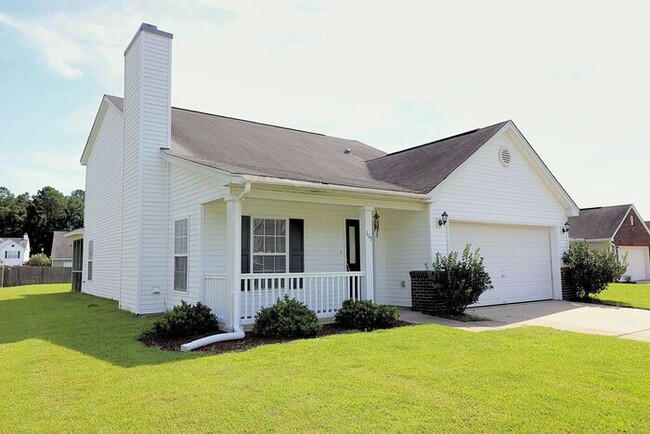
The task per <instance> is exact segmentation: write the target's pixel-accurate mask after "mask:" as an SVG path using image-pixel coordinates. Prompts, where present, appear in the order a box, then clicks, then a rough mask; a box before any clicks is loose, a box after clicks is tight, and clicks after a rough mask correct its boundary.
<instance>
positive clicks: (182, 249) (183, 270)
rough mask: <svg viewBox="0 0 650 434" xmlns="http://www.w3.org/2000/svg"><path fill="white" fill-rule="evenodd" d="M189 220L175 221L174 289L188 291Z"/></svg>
mask: <svg viewBox="0 0 650 434" xmlns="http://www.w3.org/2000/svg"><path fill="white" fill-rule="evenodd" d="M188 242H189V220H188V219H182V220H176V221H175V222H174V290H175V291H183V292H187V251H188Z"/></svg>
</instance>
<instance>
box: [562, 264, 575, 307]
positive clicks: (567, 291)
mask: <svg viewBox="0 0 650 434" xmlns="http://www.w3.org/2000/svg"><path fill="white" fill-rule="evenodd" d="M568 269H569V267H562V268H560V278H561V279H562V300H569V301H574V300H576V299H577V298H578V297H577V293H576V289H575V288H574V287H573V286H571V285H569V282H568V281H567V278H566V273H567V270H568Z"/></svg>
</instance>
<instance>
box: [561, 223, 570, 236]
mask: <svg viewBox="0 0 650 434" xmlns="http://www.w3.org/2000/svg"><path fill="white" fill-rule="evenodd" d="M570 228H571V223H569V221H568V220H567V221H566V222H565V223H564V227H563V228H562V233H563V234H566V233H567V232H569V229H570Z"/></svg>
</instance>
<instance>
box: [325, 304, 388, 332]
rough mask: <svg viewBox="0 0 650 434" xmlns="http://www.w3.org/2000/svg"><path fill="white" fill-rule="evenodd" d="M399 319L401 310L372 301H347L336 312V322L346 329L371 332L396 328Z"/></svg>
mask: <svg viewBox="0 0 650 434" xmlns="http://www.w3.org/2000/svg"><path fill="white" fill-rule="evenodd" d="M398 318H399V310H398V309H397V308H396V307H394V306H385V305H381V304H377V303H373V302H372V301H370V300H356V301H353V300H345V301H344V302H343V306H341V308H340V309H339V310H338V312H336V317H335V320H336V322H337V323H339V324H341V325H342V326H343V327H346V328H352V329H357V330H364V331H370V330H375V329H387V328H391V327H394V326H395V325H396V324H397V319H398Z"/></svg>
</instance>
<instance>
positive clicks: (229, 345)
mask: <svg viewBox="0 0 650 434" xmlns="http://www.w3.org/2000/svg"><path fill="white" fill-rule="evenodd" d="M409 325H413V324H411V323H408V322H406V321H398V322H397V325H396V326H395V327H404V326H409ZM218 333H223V332H216V333H211V334H210V335H209V336H211V335H213V334H218ZM349 333H363V332H362V331H360V330H356V329H347V328H344V327H341V326H340V325H339V324H336V323H331V324H323V328H322V329H321V331H320V332H319V333H318V335H316V337H315V338H314V339H318V338H321V337H323V336H330V335H339V334H349ZM202 337H204V335H202V336H193V337H188V338H182V339H157V338H156V336H153V335H151V334H144V335H142V336H141V337H140V338H139V340H140V342H142V343H143V344H145V345H147V346H149V347H156V348H160V349H163V350H167V351H180V349H181V345H182V344H185V343H187V342H191V341H193V340H195V339H199V338H202ZM294 340H297V339H274V338H265V337H261V336H256V335H255V333H253V332H252V331H251V332H246V336H245V337H244V339H237V340H235V341H225V342H217V343H214V344H211V345H206V346H205V347H201V348H197V351H204V352H209V353H217V354H218V353H229V352H231V351H246V350H249V349H251V348H255V347H258V346H260V345H269V344H278V343H282V342H291V341H294Z"/></svg>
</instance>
